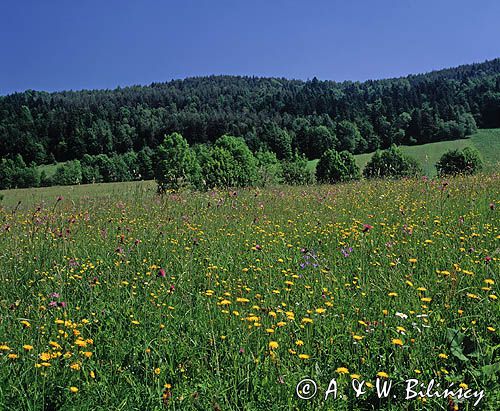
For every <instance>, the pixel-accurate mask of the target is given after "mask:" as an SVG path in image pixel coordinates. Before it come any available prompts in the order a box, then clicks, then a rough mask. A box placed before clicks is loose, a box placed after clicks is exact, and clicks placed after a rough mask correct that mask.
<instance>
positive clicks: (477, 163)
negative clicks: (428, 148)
mask: <svg viewBox="0 0 500 411" xmlns="http://www.w3.org/2000/svg"><path fill="white" fill-rule="evenodd" d="M482 167H483V162H482V160H481V157H480V155H479V152H478V151H477V150H476V149H473V148H471V147H466V148H464V149H463V150H462V151H460V150H449V151H447V152H446V153H444V154H443V155H442V156H441V158H440V159H439V161H438V162H437V163H436V169H437V171H438V174H439V175H440V176H442V175H454V174H474V173H476V172H477V171H479V170H481V169H482Z"/></svg>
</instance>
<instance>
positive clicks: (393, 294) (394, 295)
mask: <svg viewBox="0 0 500 411" xmlns="http://www.w3.org/2000/svg"><path fill="white" fill-rule="evenodd" d="M387 295H388V296H389V297H397V296H398V293H395V292H390V293H389V294H387Z"/></svg>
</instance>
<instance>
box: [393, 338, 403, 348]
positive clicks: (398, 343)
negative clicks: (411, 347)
mask: <svg viewBox="0 0 500 411" xmlns="http://www.w3.org/2000/svg"><path fill="white" fill-rule="evenodd" d="M392 343H393V344H394V345H400V346H402V345H403V340H401V339H399V338H393V339H392Z"/></svg>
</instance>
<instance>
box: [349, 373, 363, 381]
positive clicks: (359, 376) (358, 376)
mask: <svg viewBox="0 0 500 411" xmlns="http://www.w3.org/2000/svg"><path fill="white" fill-rule="evenodd" d="M350 377H351V378H352V379H353V380H359V379H360V378H361V375H359V374H351V375H350Z"/></svg>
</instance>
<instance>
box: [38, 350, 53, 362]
mask: <svg viewBox="0 0 500 411" xmlns="http://www.w3.org/2000/svg"><path fill="white" fill-rule="evenodd" d="M50 358H51V355H50V353H49V352H43V353H41V354H40V359H41V360H42V361H48V360H50Z"/></svg>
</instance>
